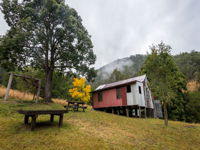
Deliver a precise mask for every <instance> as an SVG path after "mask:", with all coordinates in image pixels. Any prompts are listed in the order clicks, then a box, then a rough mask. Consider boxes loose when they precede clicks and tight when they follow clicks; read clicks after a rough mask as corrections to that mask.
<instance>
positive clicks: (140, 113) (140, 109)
mask: <svg viewBox="0 0 200 150" xmlns="http://www.w3.org/2000/svg"><path fill="white" fill-rule="evenodd" d="M139 118H141V108H140V106H139Z"/></svg>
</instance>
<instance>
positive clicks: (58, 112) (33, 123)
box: [18, 110, 68, 131]
mask: <svg viewBox="0 0 200 150" xmlns="http://www.w3.org/2000/svg"><path fill="white" fill-rule="evenodd" d="M67 112H68V110H18V113H20V114H23V115H24V124H28V122H29V117H31V118H32V120H31V130H32V131H33V130H34V129H35V126H36V118H37V117H38V116H39V115H50V121H51V122H53V121H54V116H55V115H57V116H59V123H58V126H59V127H61V126H62V124H63V116H64V113H67Z"/></svg>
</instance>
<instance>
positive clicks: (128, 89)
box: [126, 85, 131, 93]
mask: <svg viewBox="0 0 200 150" xmlns="http://www.w3.org/2000/svg"><path fill="white" fill-rule="evenodd" d="M126 92H127V93H131V85H128V86H127V87H126Z"/></svg>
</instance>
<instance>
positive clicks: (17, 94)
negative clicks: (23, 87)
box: [0, 86, 67, 105]
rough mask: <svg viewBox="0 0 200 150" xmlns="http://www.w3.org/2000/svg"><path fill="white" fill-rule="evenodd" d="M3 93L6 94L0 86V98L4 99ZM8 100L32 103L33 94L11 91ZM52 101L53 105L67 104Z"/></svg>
mask: <svg viewBox="0 0 200 150" xmlns="http://www.w3.org/2000/svg"><path fill="white" fill-rule="evenodd" d="M5 93H6V88H5V87H3V86H0V97H4V96H5ZM9 98H10V99H18V100H25V101H32V100H33V94H32V93H27V92H21V91H18V90H13V89H11V90H10V93H9ZM40 100H42V98H41V97H40ZM52 101H53V102H54V103H57V104H62V105H66V104H67V102H66V100H64V99H58V98H53V99H52Z"/></svg>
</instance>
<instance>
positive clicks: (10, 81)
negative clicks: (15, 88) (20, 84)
mask: <svg viewBox="0 0 200 150" xmlns="http://www.w3.org/2000/svg"><path fill="white" fill-rule="evenodd" d="M12 80H13V73H11V74H10V77H9V81H8V85H7V89H6V94H5V97H4V100H5V101H6V100H7V99H8V96H9V91H10V88H11V84H12Z"/></svg>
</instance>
